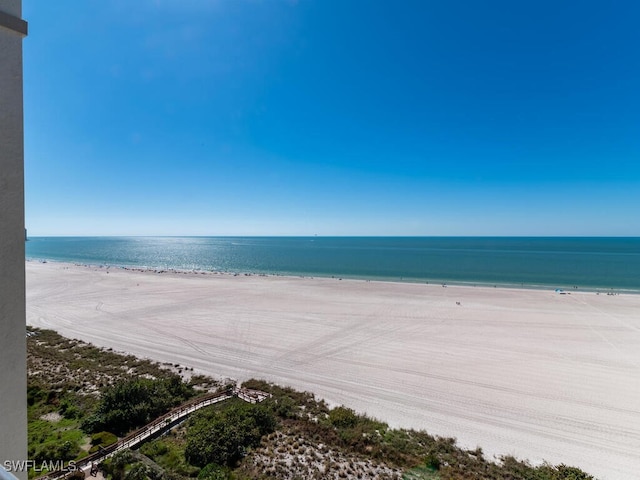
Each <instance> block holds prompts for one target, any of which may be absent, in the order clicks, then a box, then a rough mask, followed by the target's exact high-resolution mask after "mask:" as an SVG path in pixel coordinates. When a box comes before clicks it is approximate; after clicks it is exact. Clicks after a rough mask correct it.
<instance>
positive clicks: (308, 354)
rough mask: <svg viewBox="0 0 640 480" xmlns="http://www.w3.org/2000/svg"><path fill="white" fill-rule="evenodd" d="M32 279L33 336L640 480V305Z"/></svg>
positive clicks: (59, 273)
mask: <svg viewBox="0 0 640 480" xmlns="http://www.w3.org/2000/svg"><path fill="white" fill-rule="evenodd" d="M26 268H27V323H28V324H29V325H33V326H37V327H44V328H52V329H55V330H57V331H59V332H60V333H62V334H63V335H66V336H70V337H76V338H81V339H83V340H87V341H90V342H93V343H95V344H97V345H100V346H104V347H113V348H114V349H116V350H121V351H126V352H130V353H133V354H135V355H139V356H146V357H150V358H153V359H156V360H159V361H170V362H173V363H180V364H183V365H188V366H193V367H194V368H195V369H196V370H200V371H202V372H206V373H209V374H213V375H222V376H229V377H233V378H236V379H239V380H243V379H247V378H250V377H259V378H265V379H268V380H272V381H275V382H278V383H281V384H288V385H291V386H294V387H296V388H299V389H307V390H310V391H313V392H315V393H316V394H317V395H318V396H320V397H322V398H325V399H327V400H328V401H329V402H331V403H336V404H338V403H344V404H345V405H348V406H351V407H353V408H355V409H356V410H358V411H361V412H366V413H368V414H370V415H372V416H374V417H378V418H380V419H383V420H385V421H387V422H389V423H390V424H391V425H394V426H403V427H414V428H424V429H427V430H428V431H429V432H430V433H433V434H438V435H442V436H454V437H456V438H457V439H458V441H459V443H460V444H462V445H464V446H468V447H469V448H475V447H476V446H478V445H479V446H481V447H482V448H483V449H484V451H485V453H486V454H489V455H504V454H512V455H516V456H518V457H520V458H528V459H530V460H531V461H533V462H540V461H542V460H543V459H545V460H548V461H550V462H552V463H560V462H563V463H567V464H572V465H577V466H579V467H581V468H583V469H585V470H587V471H589V472H590V473H592V474H595V475H597V476H598V477H599V478H601V479H606V480H625V479H629V480H630V479H637V478H638V476H639V475H640V474H639V473H638V472H640V295H617V296H608V295H604V294H601V295H596V294H595V293H577V292H573V293H572V294H571V295H558V294H556V293H554V292H552V291H540V290H515V289H513V290H508V289H494V288H480V287H454V286H450V287H448V288H443V287H441V286H435V285H424V284H400V283H385V282H366V281H357V280H341V281H340V280H337V279H311V278H288V277H273V276H272V277H262V276H255V275H254V276H244V275H239V276H233V275H213V274H212V275H201V274H177V273H162V274H159V273H153V272H133V271H125V270H122V269H113V268H112V269H109V270H108V272H109V273H107V269H105V268H96V267H79V266H72V265H66V264H56V263H47V264H41V263H37V262H27V266H26ZM458 302H459V305H458V304H457V303H458Z"/></svg>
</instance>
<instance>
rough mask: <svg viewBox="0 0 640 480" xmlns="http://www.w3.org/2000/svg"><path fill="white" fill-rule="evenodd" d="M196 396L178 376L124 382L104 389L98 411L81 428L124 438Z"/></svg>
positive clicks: (134, 379) (135, 379) (133, 379)
mask: <svg viewBox="0 0 640 480" xmlns="http://www.w3.org/2000/svg"><path fill="white" fill-rule="evenodd" d="M193 395H194V391H193V388H191V387H190V386H188V385H186V384H184V383H183V382H182V380H181V379H180V377H178V376H177V375H172V376H169V377H167V378H163V379H159V380H151V379H148V378H132V379H128V380H122V381H120V382H118V383H117V384H115V385H113V386H110V387H107V388H106V389H105V390H104V392H103V394H102V399H101V401H100V404H99V405H98V408H97V409H96V412H95V413H94V414H93V415H91V416H89V417H87V418H86V419H85V420H84V421H83V423H82V429H83V430H85V431H87V432H96V431H99V430H108V431H111V432H114V433H116V434H117V435H121V436H122V435H125V434H126V433H127V432H129V431H131V430H133V429H135V428H138V427H142V426H143V425H146V424H147V423H149V422H150V421H152V420H153V419H155V418H156V417H158V416H160V415H162V414H164V413H166V412H167V411H169V410H171V408H172V407H175V406H176V405H179V404H181V403H183V402H184V401H185V400H187V399H188V398H190V397H192V396H193Z"/></svg>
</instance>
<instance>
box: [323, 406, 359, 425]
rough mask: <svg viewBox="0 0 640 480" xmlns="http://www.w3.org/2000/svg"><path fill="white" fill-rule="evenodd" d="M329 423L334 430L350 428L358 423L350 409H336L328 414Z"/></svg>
mask: <svg viewBox="0 0 640 480" xmlns="http://www.w3.org/2000/svg"><path fill="white" fill-rule="evenodd" d="M329 422H331V425H333V426H334V427H336V428H351V427H355V426H356V424H357V423H358V416H357V415H356V412H354V411H353V410H352V409H350V408H347V407H344V406H341V407H336V408H334V409H333V410H331V411H330V412H329Z"/></svg>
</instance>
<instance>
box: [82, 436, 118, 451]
mask: <svg viewBox="0 0 640 480" xmlns="http://www.w3.org/2000/svg"><path fill="white" fill-rule="evenodd" d="M117 441H118V437H116V436H115V435H114V434H113V433H110V432H99V433H94V434H93V435H91V448H90V449H89V453H94V452H97V451H98V450H99V449H100V447H108V446H109V445H112V444H114V443H116V442H117Z"/></svg>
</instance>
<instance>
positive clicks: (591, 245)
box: [26, 237, 640, 291]
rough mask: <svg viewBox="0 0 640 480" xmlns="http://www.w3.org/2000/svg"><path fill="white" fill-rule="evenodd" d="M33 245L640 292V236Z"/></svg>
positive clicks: (104, 258)
mask: <svg viewBox="0 0 640 480" xmlns="http://www.w3.org/2000/svg"><path fill="white" fill-rule="evenodd" d="M26 248H27V258H28V259H38V260H55V261H63V262H75V263H84V264H99V265H113V266H136V267H148V268H163V269H169V268H174V269H186V270H192V269H195V270H209V271H224V272H241V273H267V274H280V275H305V276H328V277H330V276H335V277H344V278H368V279H384V280H394V281H407V282H427V281H428V282H450V283H463V284H489V285H500V286H522V285H524V286H527V287H554V288H555V287H560V288H572V287H573V286H577V287H579V288H589V289H609V288H613V289H617V290H635V291H640V238H559V237H553V238H540V237H535V238H524V237H517V238H508V237H496V238H490V237H398V238H394V237H180V238H179V237H34V238H30V239H29V241H28V242H27V244H26Z"/></svg>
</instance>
